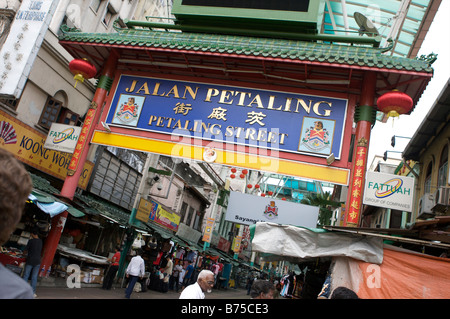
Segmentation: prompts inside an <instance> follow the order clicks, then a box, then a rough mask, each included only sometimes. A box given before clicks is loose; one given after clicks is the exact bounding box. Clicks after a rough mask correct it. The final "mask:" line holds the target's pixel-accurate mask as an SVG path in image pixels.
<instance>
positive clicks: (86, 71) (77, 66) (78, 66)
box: [69, 59, 97, 87]
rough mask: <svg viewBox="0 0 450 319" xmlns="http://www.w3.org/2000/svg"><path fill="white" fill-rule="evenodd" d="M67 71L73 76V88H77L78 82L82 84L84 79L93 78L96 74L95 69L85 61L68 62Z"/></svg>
mask: <svg viewBox="0 0 450 319" xmlns="http://www.w3.org/2000/svg"><path fill="white" fill-rule="evenodd" d="M69 69H70V72H72V74H74V75H75V76H74V77H73V78H74V80H75V81H76V82H75V85H74V87H77V83H78V82H81V83H83V82H84V79H90V78H93V77H94V76H95V75H96V74H97V69H96V68H95V66H94V65H93V64H92V63H91V62H89V61H88V60H87V59H74V60H72V61H70V63H69Z"/></svg>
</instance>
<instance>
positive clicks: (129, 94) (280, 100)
mask: <svg viewBox="0 0 450 319" xmlns="http://www.w3.org/2000/svg"><path fill="white" fill-rule="evenodd" d="M346 114H347V100H345V99H338V98H331V97H324V96H314V95H304V94H296V93H286V92H279V91H267V90H259V89H251V88H242V87H232V86H224V85H217V84H203V83H195V82H185V81H174V80H165V79H157V78H149V77H138V76H130V75H121V76H120V79H119V82H118V84H117V87H116V91H115V94H114V98H113V100H112V103H111V106H110V109H109V112H108V116H107V119H106V123H107V124H108V125H111V126H114V125H116V126H122V127H126V128H132V129H136V130H147V131H153V132H158V133H164V134H175V135H181V136H188V137H193V138H199V139H202V140H211V141H216V142H226V143H231V144H241V145H248V146H252V147H257V148H266V149H275V150H280V151H286V152H293V153H303V154H309V155H314V156H321V157H326V156H329V155H330V154H331V153H333V154H334V156H335V157H336V158H337V159H339V158H340V154H341V143H342V139H343V134H344V124H345V119H346Z"/></svg>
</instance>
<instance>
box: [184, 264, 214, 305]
mask: <svg viewBox="0 0 450 319" xmlns="http://www.w3.org/2000/svg"><path fill="white" fill-rule="evenodd" d="M213 287H214V273H213V272H212V271H210V270H202V271H201V272H200V273H199V274H198V278H197V282H196V283H194V284H192V285H189V286H187V287H186V288H185V289H184V290H183V292H182V293H181V295H180V299H205V292H208V293H209V292H211V291H212V288H213Z"/></svg>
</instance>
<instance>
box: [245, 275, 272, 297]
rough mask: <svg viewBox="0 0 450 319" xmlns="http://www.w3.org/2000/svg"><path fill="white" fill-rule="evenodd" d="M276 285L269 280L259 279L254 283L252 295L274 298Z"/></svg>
mask: <svg viewBox="0 0 450 319" xmlns="http://www.w3.org/2000/svg"><path fill="white" fill-rule="evenodd" d="M274 293H275V286H274V285H273V284H272V283H271V282H270V281H267V280H261V279H257V280H255V281H254V282H253V284H252V289H251V290H250V296H251V297H252V299H273V295H274Z"/></svg>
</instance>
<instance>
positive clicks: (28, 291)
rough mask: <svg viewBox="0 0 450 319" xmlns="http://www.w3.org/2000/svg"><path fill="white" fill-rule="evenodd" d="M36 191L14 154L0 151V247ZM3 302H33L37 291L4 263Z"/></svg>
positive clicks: (1, 271) (1, 277)
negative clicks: (20, 300) (20, 299)
mask: <svg viewBox="0 0 450 319" xmlns="http://www.w3.org/2000/svg"><path fill="white" fill-rule="evenodd" d="M32 188H33V184H32V182H31V177H30V174H29V173H28V172H27V171H26V169H25V167H24V166H23V164H22V163H20V162H19V161H18V160H17V159H16V158H15V157H14V156H13V155H12V154H11V153H10V152H8V151H7V150H5V149H2V148H0V246H1V245H3V244H4V243H6V242H7V241H8V239H9V236H10V235H11V234H12V232H13V231H14V229H15V228H16V226H17V224H18V223H19V221H20V218H21V217H22V212H23V209H24V207H25V202H26V200H27V198H28V195H29V194H30V192H31V190H32ZM0 283H1V284H0V299H15V298H23V299H33V289H32V288H31V286H30V285H29V284H27V283H26V282H25V281H24V280H23V279H22V278H20V276H17V275H16V274H15V273H13V272H12V271H10V270H9V269H7V268H6V267H4V266H3V265H2V264H1V263H0Z"/></svg>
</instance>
